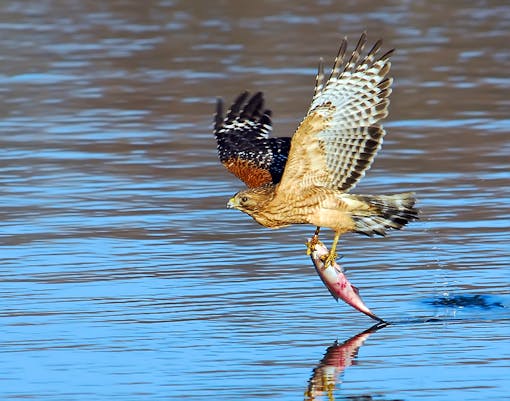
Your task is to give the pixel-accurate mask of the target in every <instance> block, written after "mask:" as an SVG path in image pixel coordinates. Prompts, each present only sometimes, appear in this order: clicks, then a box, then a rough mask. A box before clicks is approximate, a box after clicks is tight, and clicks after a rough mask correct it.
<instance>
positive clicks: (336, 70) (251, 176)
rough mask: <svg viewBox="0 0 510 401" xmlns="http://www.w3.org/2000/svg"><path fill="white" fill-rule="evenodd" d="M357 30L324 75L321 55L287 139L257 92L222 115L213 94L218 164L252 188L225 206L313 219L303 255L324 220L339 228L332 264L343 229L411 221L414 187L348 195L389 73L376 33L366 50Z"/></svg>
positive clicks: (375, 142) (279, 218)
mask: <svg viewBox="0 0 510 401" xmlns="http://www.w3.org/2000/svg"><path fill="white" fill-rule="evenodd" d="M366 43H367V36H366V33H363V34H362V35H361V38H360V39H359V41H358V43H357V45H356V47H355V49H354V50H353V51H352V53H350V55H348V57H346V50H347V39H346V38H344V39H343V40H342V41H341V43H340V49H339V51H338V55H337V57H336V59H335V62H334V65H333V68H332V70H331V73H330V75H329V78H328V79H327V80H326V82H324V68H323V62H322V59H321V60H320V62H319V70H318V73H317V77H316V83H315V90H314V95H313V98H312V102H311V105H310V108H309V109H308V112H307V113H306V116H305V118H304V119H303V121H302V122H301V124H300V125H299V127H298V128H297V130H296V131H295V133H294V135H293V136H292V138H287V137H280V138H270V137H269V134H270V133H271V131H272V125H271V111H270V110H267V109H265V108H264V99H263V95H262V93H261V92H258V93H256V94H255V95H253V96H252V97H250V96H249V94H248V92H243V93H242V94H241V95H239V96H238V97H237V99H236V100H235V101H234V103H233V104H232V106H231V107H230V110H229V111H228V112H227V115H226V117H224V114H223V102H222V100H221V99H218V101H217V105H216V115H215V124H214V135H215V138H216V141H217V148H218V155H219V159H220V161H221V163H222V164H223V165H224V166H225V167H226V168H227V169H228V170H229V171H230V172H232V173H233V174H235V175H236V176H237V177H238V178H239V179H241V180H242V181H243V182H244V183H245V184H246V186H247V187H248V189H246V190H242V191H240V192H238V193H236V194H235V195H234V196H233V197H232V198H231V199H230V200H229V201H228V204H227V207H229V208H235V209H238V210H240V211H242V212H244V213H246V214H248V215H250V216H251V217H252V218H253V219H255V221H257V222H258V223H259V224H261V225H263V226H265V227H270V228H280V227H284V226H288V225H290V224H311V225H314V226H316V227H317V228H316V230H315V234H314V236H313V237H312V240H311V241H309V242H308V253H311V252H312V251H313V250H314V249H315V245H316V244H317V242H318V236H319V230H320V228H321V227H328V228H330V229H332V230H333V231H334V232H335V236H334V240H333V244H332V247H331V251H330V252H329V254H328V255H327V257H325V263H324V264H325V266H326V267H327V266H329V265H331V264H333V263H334V261H335V259H336V247H337V243H338V240H339V238H340V236H341V235H342V234H345V233H347V232H356V233H361V234H365V235H368V236H373V235H374V234H376V235H381V236H384V235H386V230H388V229H396V230H398V229H401V228H402V227H403V226H405V225H406V224H407V223H408V222H409V221H412V220H415V219H417V214H418V211H417V209H416V208H415V207H414V205H415V198H414V193H410V192H409V193H401V194H397V195H355V194H351V193H349V191H351V190H352V189H353V188H354V186H355V185H356V184H357V182H358V181H359V180H360V179H361V178H362V177H363V176H364V174H365V172H366V171H367V170H368V169H369V168H370V165H371V164H372V161H373V159H374V157H375V155H376V154H377V151H378V150H379V149H380V147H381V145H382V141H383V137H384V135H385V133H386V132H385V130H384V128H383V127H382V125H381V124H379V121H380V120H382V119H383V118H385V117H386V116H387V115H388V105H389V96H390V94H391V85H392V81H393V80H392V78H391V77H389V76H388V73H389V71H390V66H391V64H390V56H391V55H392V53H393V50H390V51H387V52H385V53H382V54H380V49H381V47H382V40H381V39H380V40H378V41H377V42H376V43H375V44H374V45H373V47H372V48H371V50H369V51H368V53H367V54H366V55H364V56H363V49H364V47H365V45H366Z"/></svg>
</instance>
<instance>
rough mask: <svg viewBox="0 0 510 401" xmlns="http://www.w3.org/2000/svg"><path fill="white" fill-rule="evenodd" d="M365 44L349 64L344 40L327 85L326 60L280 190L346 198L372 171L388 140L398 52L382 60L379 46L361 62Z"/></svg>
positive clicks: (365, 39) (362, 42) (360, 45)
mask: <svg viewBox="0 0 510 401" xmlns="http://www.w3.org/2000/svg"><path fill="white" fill-rule="evenodd" d="M366 42H367V38H366V34H365V33H363V34H362V35H361V38H360V40H359V41H358V44H357V46H356V48H355V49H354V51H353V52H352V54H351V56H350V57H349V59H348V60H347V61H346V62H344V57H345V52H346V49H347V41H346V39H343V40H342V43H341V45H340V50H339V52H338V55H337V57H336V59H335V64H334V66H333V70H332V71H331V74H330V76H329V79H328V80H327V82H326V84H325V85H324V83H323V77H324V73H323V72H322V60H321V63H320V65H319V73H318V74H317V82H316V85H315V91H314V96H313V99H312V104H311V106H310V109H309V110H308V113H307V115H306V117H305V119H304V120H303V122H302V123H301V125H300V126H299V128H298V129H297V131H296V133H295V134H294V136H293V138H292V142H291V149H290V153H289V160H288V161H287V165H286V167H285V171H284V174H283V177H282V180H281V183H280V189H282V190H294V191H295V190H296V185H301V186H302V187H307V186H311V185H317V186H324V187H328V188H334V189H338V190H341V191H344V192H347V191H349V190H351V189H352V188H354V186H355V185H356V183H357V182H358V181H359V180H360V178H361V177H363V175H364V174H365V171H366V170H368V168H370V165H371V164H372V161H373V159H374V157H375V155H376V153H377V151H378V150H379V149H380V147H381V144H382V140H383V136H384V135H385V131H384V129H383V127H382V126H381V125H378V124H377V123H378V121H379V120H381V119H383V118H384V117H386V116H387V115H388V105H389V95H390V93H391V84H392V79H391V78H389V77H387V74H388V72H389V70H390V61H389V58H390V56H391V54H392V52H393V50H390V51H389V52H386V53H384V54H382V55H381V56H379V50H380V48H381V45H382V40H378V41H377V42H376V43H375V45H374V46H373V47H372V49H371V50H370V51H369V52H368V54H367V55H366V56H365V57H363V58H362V57H361V53H362V52H363V48H364V47H365V44H366ZM298 183H299V184H298Z"/></svg>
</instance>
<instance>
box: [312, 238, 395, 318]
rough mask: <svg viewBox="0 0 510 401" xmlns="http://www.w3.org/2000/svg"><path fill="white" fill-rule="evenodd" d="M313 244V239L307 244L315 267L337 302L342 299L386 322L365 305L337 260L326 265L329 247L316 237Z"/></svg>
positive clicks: (366, 313)
mask: <svg viewBox="0 0 510 401" xmlns="http://www.w3.org/2000/svg"><path fill="white" fill-rule="evenodd" d="M311 244H312V239H309V240H308V244H307V245H308V246H309V247H310V246H311V249H310V252H309V254H310V258H311V259H312V262H313V265H314V267H315V271H316V272H317V274H318V275H319V277H320V278H321V280H322V282H323V283H324V285H325V286H326V288H327V289H328V290H329V293H330V294H331V295H332V296H333V298H335V299H336V301H337V302H338V300H339V299H341V300H342V301H344V302H345V303H346V304H348V305H350V306H352V307H353V308H354V309H356V310H358V311H360V312H361V313H364V314H365V315H367V316H369V317H371V318H372V319H374V320H377V321H378V322H381V323H384V322H385V321H384V320H383V319H381V318H380V317H378V316H376V315H375V314H374V313H373V312H372V311H371V310H370V309H369V308H368V307H367V306H366V305H365V303H364V302H363V300H362V299H361V295H360V294H359V290H358V288H357V287H355V286H354V285H352V284H351V282H350V281H349V280H348V279H347V276H346V275H345V273H344V269H343V268H342V267H341V266H340V265H339V264H338V263H337V262H336V261H335V262H334V263H332V264H331V265H329V266H328V267H325V265H324V260H325V259H326V257H327V256H328V254H329V251H328V248H326V246H325V245H324V244H323V243H322V242H321V241H319V240H318V239H317V240H315V239H314V243H313V245H311Z"/></svg>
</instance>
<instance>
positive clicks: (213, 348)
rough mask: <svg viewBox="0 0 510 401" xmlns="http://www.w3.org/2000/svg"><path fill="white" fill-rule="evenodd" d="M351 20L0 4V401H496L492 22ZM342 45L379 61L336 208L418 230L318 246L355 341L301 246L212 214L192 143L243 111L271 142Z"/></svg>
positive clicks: (503, 342) (494, 11)
mask: <svg viewBox="0 0 510 401" xmlns="http://www.w3.org/2000/svg"><path fill="white" fill-rule="evenodd" d="M366 7H368V6H367V5H361V4H358V3H352V4H351V3H348V4H347V3H346V4H341V5H340V4H336V3H333V2H331V3H329V2H321V3H320V4H317V5H314V6H312V5H296V4H294V3H291V2H285V1H283V2H276V3H274V4H272V5H269V4H257V5H255V4H254V5H242V4H229V5H227V4H222V5H217V6H215V7H204V6H203V5H202V4H199V3H195V2H172V1H168V2H166V1H163V2H156V1H155V2H149V3H147V2H144V3H143V4H142V3H141V2H136V1H127V2H107V3H94V2H78V1H69V2H65V4H64V3H62V4H58V5H57V4H56V3H54V2H50V1H42V2H21V1H15V0H9V1H5V2H2V3H1V4H0V14H1V15H2V16H3V17H4V18H3V21H2V22H0V27H1V28H2V30H3V31H4V34H2V35H1V38H0V44H1V47H2V49H3V50H2V52H1V54H0V58H1V61H2V69H1V71H0V82H1V83H2V85H1V89H0V103H1V104H2V107H1V108H0V110H1V114H2V118H1V119H0V133H1V134H0V185H1V186H0V188H1V189H0V244H1V248H0V251H1V253H0V261H1V264H0V295H1V297H2V308H1V310H0V318H1V320H0V324H1V330H0V349H1V350H2V355H3V359H2V363H1V364H0V398H1V399H6V400H11V399H19V398H28V399H36V400H55V401H63V400H64V401H65V400H87V401H91V400H105V399H108V398H115V399H116V400H140V399H144V400H153V399H154V400H155V399H187V400H203V399H204V398H209V399H212V400H259V399H271V400H296V399H298V400H299V399H305V400H329V399H336V400H363V401H365V400H381V401H391V400H406V401H408V400H463V401H465V400H480V399H498V400H502V399H510V398H509V396H508V394H509V393H510V382H509V380H508V368H509V366H510V362H509V361H510V331H509V327H510V325H509V323H510V312H509V307H510V294H509V290H508V283H509V281H508V276H509V273H510V269H509V265H510V257H509V253H508V243H509V242H510V234H509V232H508V222H509V221H510V213H509V208H508V205H509V204H510V190H509V187H508V182H509V178H510V175H509V173H508V171H509V167H510V163H509V160H510V159H509V158H508V154H509V151H510V148H509V145H508V133H509V132H510V124H509V120H508V93H509V89H510V81H509V80H508V77H507V71H508V70H509V67H510V59H509V58H508V52H507V51H506V49H507V31H506V25H507V19H508V18H507V16H508V15H510V7H508V6H506V5H500V6H498V7H495V6H494V7H493V6H490V7H488V6H486V5H485V4H484V3H480V4H478V3H474V4H472V5H466V4H464V3H462V5H460V3H459V4H457V3H456V2H452V3H448V4H442V5H441V7H440V5H439V4H437V5H429V3H428V2H412V3H409V4H407V3H398V4H397V3H392V2H389V1H382V2H379V3H378V4H377V5H371V6H370V7H374V8H371V9H368V8H366ZM364 29H366V30H367V31H368V34H369V39H371V40H375V37H374V35H375V36H376V37H378V36H379V35H381V36H383V37H384V38H385V40H386V46H388V47H391V46H394V47H396V48H397V52H396V54H395V56H394V58H393V67H392V71H393V76H394V77H395V85H394V93H393V95H392V107H391V114H390V118H389V121H388V122H387V123H386V124H385V126H386V128H387V131H388V135H387V137H386V138H385V144H384V147H383V149H382V151H381V152H380V154H379V155H378V157H377V159H376V162H375V163H374V165H373V167H372V169H371V170H370V172H368V174H367V176H366V177H365V178H364V179H363V180H362V181H361V183H360V184H359V186H358V187H357V188H356V191H357V192H359V193H374V194H381V193H393V192H404V191H409V190H413V191H415V192H416V193H417V197H418V199H419V207H420V209H421V217H420V220H419V221H418V222H414V223H412V224H410V225H409V226H408V227H406V229H405V230H403V231H401V232H395V233H392V234H391V235H390V236H388V237H387V238H364V237H360V236H355V235H351V236H345V238H342V240H341V243H340V250H339V251H340V253H341V254H342V259H341V260H340V263H341V264H342V266H343V267H344V268H345V269H346V271H347V275H348V277H349V279H350V280H351V281H352V282H353V283H354V284H355V285H356V286H357V287H359V289H360V293H361V295H362V296H363V299H364V301H365V302H366V304H367V305H368V306H369V307H370V308H371V309H372V310H373V311H374V313H376V314H377V315H378V316H381V317H382V318H384V319H385V320H387V321H388V322H390V323H391V324H390V325H388V326H386V327H378V328H375V329H374V330H373V331H372V332H365V330H367V329H369V328H370V327H371V326H372V325H373V324H374V323H375V322H374V321H372V320H370V319H369V318H368V317H366V316H364V315H362V314H360V313H359V312H357V311H355V310H353V309H352V308H350V307H349V306H347V305H345V304H343V303H336V302H335V301H334V300H333V298H332V297H331V296H330V295H329V293H328V291H327V290H326V288H325V287H324V286H323V284H322V282H321V281H320V279H319V278H318V277H317V275H316V273H315V270H314V269H313V265H312V264H311V261H310V260H309V259H308V257H307V256H306V254H305V245H304V244H305V241H306V239H307V238H308V237H310V236H311V235H312V233H313V227H307V226H297V227H289V228H285V229H282V230H277V231H273V230H269V229H265V228H263V227H260V226H258V225H257V224H256V223H254V222H253V221H252V220H251V219H250V218H249V217H248V216H245V215H244V214H241V213H239V212H236V211H232V210H226V209H225V204H226V202H227V200H228V198H229V196H231V195H232V194H233V193H235V192H236V191H237V190H239V189H241V188H242V185H241V183H240V182H238V181H237V180H236V179H235V177H233V176H231V175H229V174H228V173H227V172H226V171H225V170H224V169H223V167H222V166H221V165H220V164H219V162H218V161H217V156H216V151H215V144H214V140H213V137H212V133H211V128H212V121H211V120H212V113H213V109H214V101H215V98H216V97H217V96H223V97H224V98H225V101H226V102H229V101H230V100H232V99H233V98H234V97H235V96H236V95H237V93H238V92H239V91H241V90H244V89H250V90H252V91H255V90H263V91H265V93H266V97H267V101H268V106H269V107H271V108H272V110H273V112H274V116H275V118H274V122H275V131H276V135H282V134H283V135H290V134H291V133H292V131H293V130H294V129H295V127H296V125H297V124H298V122H299V121H300V119H301V118H302V117H303V115H304V112H305V110H306V108H307V106H308V104H309V101H310V98H311V94H312V88H313V82H314V74H315V68H316V64H317V60H318V58H319V57H320V56H323V57H325V60H326V63H327V64H328V65H329V62H330V60H331V59H332V58H333V56H334V54H335V51H336V46H337V44H338V41H339V38H340V37H342V36H343V35H348V36H349V38H350V39H351V41H352V40H354V38H356V36H358V35H359V33H360V32H361V31H362V30H364ZM322 239H323V240H324V241H325V242H326V243H327V244H328V245H329V243H330V241H331V239H332V233H331V232H328V231H327V230H326V231H325V232H324V233H323V234H322Z"/></svg>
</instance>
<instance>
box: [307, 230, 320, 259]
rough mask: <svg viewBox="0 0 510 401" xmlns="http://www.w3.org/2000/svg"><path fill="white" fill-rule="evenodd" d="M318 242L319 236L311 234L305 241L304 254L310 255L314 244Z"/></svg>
mask: <svg viewBox="0 0 510 401" xmlns="http://www.w3.org/2000/svg"><path fill="white" fill-rule="evenodd" d="M318 243H319V237H318V236H315V235H314V236H313V237H312V239H311V240H310V241H308V242H307V243H306V254H307V255H308V256H310V255H311V254H312V253H313V252H314V251H315V246H316V245H317V244H318Z"/></svg>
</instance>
